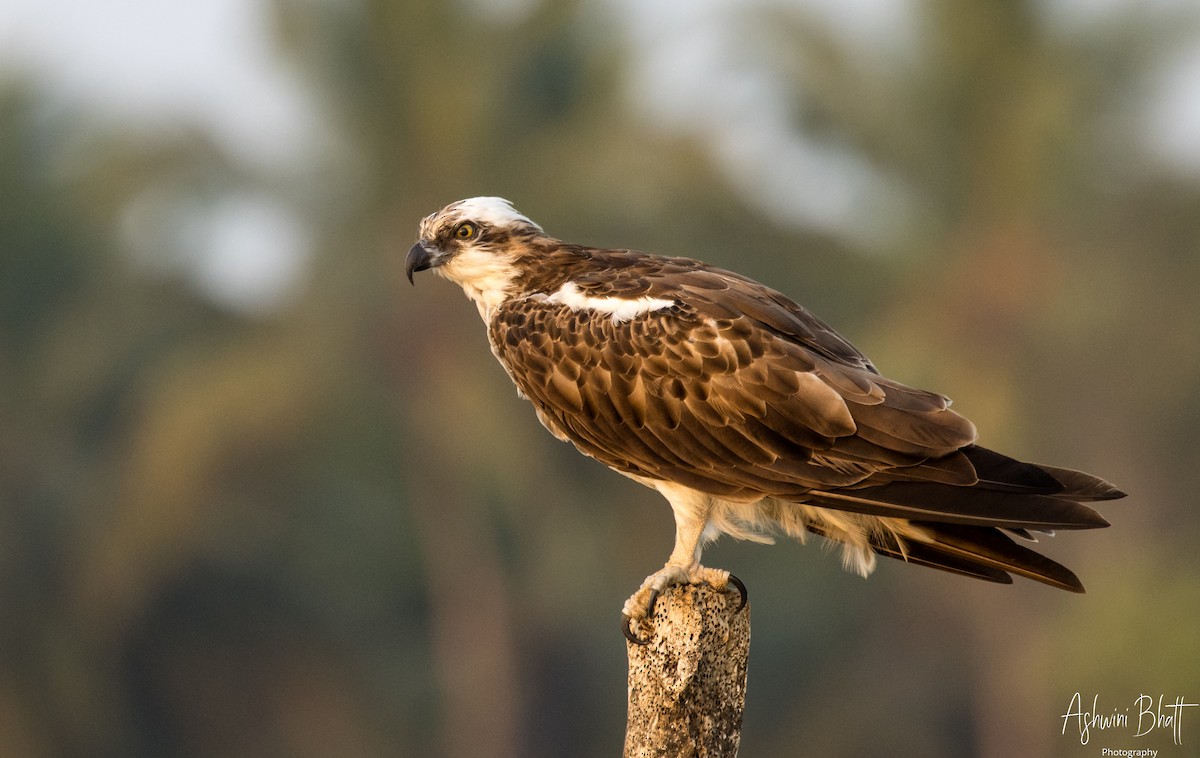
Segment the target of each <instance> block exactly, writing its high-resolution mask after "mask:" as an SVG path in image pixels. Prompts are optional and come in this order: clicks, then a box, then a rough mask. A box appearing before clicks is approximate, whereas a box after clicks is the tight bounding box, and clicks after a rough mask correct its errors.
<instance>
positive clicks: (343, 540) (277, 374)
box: [0, 0, 1200, 758]
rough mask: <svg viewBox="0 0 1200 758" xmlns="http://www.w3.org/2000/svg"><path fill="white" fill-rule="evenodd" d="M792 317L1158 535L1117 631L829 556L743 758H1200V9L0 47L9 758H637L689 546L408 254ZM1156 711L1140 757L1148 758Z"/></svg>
mask: <svg viewBox="0 0 1200 758" xmlns="http://www.w3.org/2000/svg"><path fill="white" fill-rule="evenodd" d="M481 194H497V195H502V196H505V197H508V198H510V199H511V200H513V201H514V203H516V205H517V207H518V208H519V209H521V210H522V211H523V212H525V213H526V214H528V215H529V216H531V217H532V218H533V219H535V220H536V221H538V222H539V223H540V224H541V225H542V226H544V227H545V228H546V229H547V231H548V232H550V233H551V234H554V235H555V236H558V237H561V238H564V239H568V240H571V241H575V242H581V243H587V244H594V245H602V246H623V247H633V248H638V249H643V250H649V251H653V252H659V253H664V254H679V255H688V256H693V257H697V258H701V259H705V260H708V261H710V262H713V263H716V264H719V265H722V266H726V267H730V268H734V269H737V270H739V271H741V272H743V273H746V274H748V275H751V276H754V277H756V278H759V279H762V280H765V281H767V282H769V283H771V284H772V285H773V286H775V287H777V288H778V289H781V290H783V291H784V292H786V293H788V294H790V295H792V296H794V297H795V298H796V299H797V300H799V301H800V302H802V303H804V304H806V305H807V306H809V307H810V308H812V309H813V310H814V311H815V312H817V313H818V314H820V315H821V316H822V317H823V318H825V319H826V320H827V321H830V322H831V323H832V324H834V325H835V326H836V327H837V328H838V329H839V330H840V331H841V332H842V333H843V334H845V335H846V336H847V337H848V338H850V339H851V340H852V341H854V342H855V343H856V344H857V345H858V346H859V347H860V348H862V349H863V350H864V351H865V352H867V353H868V354H869V355H871V356H872V357H873V358H874V360H875V362H876V363H877V364H878V365H879V366H880V368H881V369H882V370H883V372H884V373H886V374H888V375H890V376H892V377H894V378H897V379H900V380H902V381H905V382H908V383H910V384H915V385H918V386H921V387H925V388H929V389H934V390H937V391H940V392H943V393H945V394H948V395H950V396H951V397H954V398H955V399H956V408H957V409H959V410H960V411H962V412H963V413H964V414H966V415H967V416H969V417H971V418H972V419H974V420H975V421H976V422H977V424H978V425H979V428H980V430H981V441H982V442H983V443H984V444H986V445H989V446H991V447H996V448H999V449H1002V450H1004V451H1006V452H1009V453H1011V454H1013V455H1017V456H1021V457H1025V458H1027V459H1031V460H1037V461H1043V462H1046V463H1052V464H1057V465H1061V466H1068V467H1075V468H1082V469H1085V470H1088V471H1091V472H1094V473H1097V474H1100V475H1103V476H1105V477H1106V478H1109V479H1111V480H1112V481H1114V482H1115V483H1117V484H1118V485H1119V486H1121V487H1122V488H1123V489H1125V490H1127V491H1128V492H1129V493H1130V497H1129V498H1128V499H1126V500H1123V501H1120V502H1116V503H1110V504H1106V505H1104V507H1103V508H1102V510H1103V512H1104V514H1105V516H1106V517H1108V518H1109V520H1110V521H1112V524H1113V526H1112V528H1110V529H1107V530H1102V531H1098V532H1090V533H1069V534H1063V535H1060V536H1059V537H1057V538H1055V539H1051V540H1043V543H1042V545H1043V547H1044V549H1045V550H1046V551H1047V552H1048V554H1050V555H1051V556H1052V557H1054V558H1056V559H1057V560H1060V561H1062V562H1064V563H1066V564H1067V565H1069V566H1071V567H1072V568H1073V569H1075V570H1076V571H1077V572H1078V573H1079V575H1080V576H1081V578H1082V579H1083V581H1084V583H1085V584H1086V585H1087V587H1088V590H1089V593H1088V594H1087V595H1084V596H1073V595H1069V594H1067V593H1062V592H1056V591H1054V590H1051V589H1048V588H1045V587H1042V586H1039V585H1036V584H1034V583H1032V582H1027V581H1021V580H1018V581H1017V583H1016V584H1015V585H1013V586H1008V587H1005V586H991V585H986V584H983V583H978V582H971V581H967V580H965V579H959V578H955V577H950V576H943V575H940V574H937V573H935V572H932V571H927V570H924V569H919V568H915V567H908V566H904V565H902V564H900V563H898V562H894V561H885V562H881V565H880V567H879V569H878V570H877V572H876V573H875V575H874V576H873V577H872V578H871V579H870V580H869V581H863V580H862V579H860V578H858V577H857V576H853V575H850V574H847V573H844V572H843V571H842V570H841V568H840V560H839V559H838V558H837V557H836V556H834V555H829V554H827V553H826V551H824V550H822V549H821V548H820V547H819V545H818V541H817V540H813V541H811V542H810V544H809V545H808V546H806V547H801V546H798V545H795V544H791V543H786V544H780V545H777V546H775V547H770V548H765V547H761V546H754V545H742V544H731V543H720V544H718V545H717V546H715V547H714V548H710V549H709V550H708V551H707V552H706V554H705V555H706V563H709V564H710V565H715V566H720V567H724V568H728V569H731V570H733V571H734V572H735V573H737V574H738V575H739V576H740V577H741V578H742V579H743V580H744V581H745V582H746V584H747V585H748V586H749V587H750V590H751V598H752V601H753V612H754V644H753V648H752V651H751V662H750V683H749V697H748V702H747V711H746V717H745V726H744V730H743V742H742V755H745V756H793V755H823V756H885V755H887V756H963V755H978V756H1013V755H1028V756H1039V755H1064V756H1075V755H1080V756H1083V755H1099V754H1100V750H1101V748H1103V747H1110V748H1129V747H1152V748H1155V749H1159V750H1160V751H1161V752H1160V753H1159V754H1160V755H1163V756H1180V755H1200V708H1196V709H1193V710H1192V711H1191V712H1188V713H1185V714H1184V719H1183V722H1182V725H1181V726H1182V729H1181V736H1182V742H1183V744H1182V745H1177V744H1173V742H1174V740H1173V735H1172V734H1171V733H1170V731H1169V730H1166V729H1159V730H1157V731H1156V732H1154V733H1152V734H1150V735H1147V736H1144V737H1140V738H1135V737H1134V732H1135V731H1136V730H1135V728H1134V727H1133V726H1132V725H1131V726H1130V727H1129V728H1126V729H1112V730H1109V731H1107V732H1096V731H1093V733H1092V734H1091V740H1090V742H1089V744H1088V745H1086V746H1084V745H1081V744H1080V743H1081V740H1080V735H1079V733H1078V731H1077V729H1076V727H1075V724H1074V722H1072V723H1071V724H1070V725H1068V726H1067V728H1066V733H1065V734H1064V733H1063V731H1064V723H1063V718H1062V715H1063V714H1064V713H1066V712H1067V710H1068V706H1069V704H1070V701H1071V698H1072V696H1073V695H1074V694H1075V693H1077V692H1078V693H1080V694H1081V695H1082V697H1083V699H1084V701H1085V705H1086V706H1088V707H1090V705H1091V702H1092V697H1093V696H1098V697H1099V702H1100V710H1101V711H1102V712H1105V713H1111V711H1113V710H1117V711H1120V710H1123V709H1130V708H1132V707H1133V705H1134V701H1135V699H1136V698H1137V697H1138V695H1140V694H1143V693H1146V694H1150V695H1152V696H1153V697H1157V696H1158V695H1160V694H1161V695H1164V696H1165V700H1166V702H1168V703H1170V702H1173V700H1174V698H1175V697H1177V696H1184V697H1185V698H1186V700H1187V702H1200V635H1198V633H1197V626H1198V622H1200V558H1198V555H1197V550H1196V547H1195V543H1196V538H1197V527H1198V526H1200V516H1198V515H1197V509H1196V496H1195V493H1196V492H1197V491H1200V465H1198V463H1200V461H1198V459H1197V448H1198V447H1200V402H1198V401H1197V397H1198V396H1200V7H1197V6H1196V5H1195V4H1194V3H1191V2H1188V1H1187V0H1179V1H1178V2H1170V1H1169V0H1159V2H1155V3H1139V2H1133V0H1106V1H1105V2H1085V1H1084V0H1042V1H1040V2H1033V1H1032V0H1030V1H1027V2H1017V1H1016V0H871V1H870V2H866V1H864V2H859V3H840V2H837V1H836V0H795V1H794V2H787V1H786V0H757V1H756V2H749V1H746V2H735V1H734V0H703V1H701V0H674V1H673V2H638V1H637V0H619V1H618V2H605V0H503V2H501V1H499V0H495V1H487V0H460V2H432V1H419V0H404V1H403V2H387V1H385V0H294V1H290V0H275V1H274V2H270V1H269V0H258V1H253V0H213V1H212V2H206V3H194V4H185V3H179V4H170V3H154V2H151V1H150V0H109V1H108V2H102V3H85V2H82V1H81V0H58V1H57V2H40V3H35V2H33V0H26V2H20V0H19V1H18V3H17V7H16V8H11V6H10V8H9V9H6V10H4V11H3V13H0V614H2V617H0V618H2V619H3V621H2V623H0V756H5V757H6V758H7V757H11V756H16V757H24V756H114V757H116V756H168V755H169V756H396V755H401V756H447V757H448V758H458V757H460V756H480V757H485V758H486V757H491V756H496V757H502V756H584V757H588V756H611V755H616V754H618V753H619V751H620V749H621V743H622V739H623V730H624V707H625V649H624V647H625V643H624V640H623V638H622V637H621V634H620V631H619V609H620V606H621V603H622V602H623V601H624V599H625V597H626V596H628V594H629V593H631V592H632V591H633V590H634V589H635V588H636V587H637V585H638V583H639V582H640V581H641V579H642V578H643V577H644V576H645V575H646V574H647V573H649V572H650V571H652V570H654V569H655V568H657V567H658V566H659V565H661V562H662V561H663V560H664V559H665V558H666V555H667V553H668V552H669V550H670V546H671V544H672V534H673V531H672V529H673V527H672V520H671V515H670V511H669V509H668V508H667V507H666V505H665V504H664V503H663V502H662V501H661V500H660V498H659V497H658V496H657V495H656V494H655V493H653V492H650V491H648V490H644V489H643V488H641V487H639V486H638V485H636V484H633V483H632V482H629V481H626V480H625V479H624V478H622V477H620V476H616V475H614V474H612V473H610V472H608V471H607V470H605V469H604V468H603V467H602V466H600V465H599V464H596V463H594V462H592V461H590V460H587V459H586V458H583V457H582V456H579V455H578V454H576V453H575V452H574V451H573V450H571V449H570V448H569V447H568V446H566V445H563V444H561V443H558V442H556V441H555V440H553V439H552V438H551V437H550V435H549V434H547V433H545V432H544V430H542V429H541V428H540V426H539V425H538V423H537V421H536V420H535V418H534V414H533V413H532V411H531V409H530V408H529V407H527V405H526V404H525V403H524V402H523V401H521V400H519V399H518V398H517V397H516V395H515V393H514V391H513V388H512V386H511V385H510V383H509V381H508V379H507V378H506V377H505V375H504V372H503V371H502V370H501V369H500V368H499V367H498V366H497V365H495V362H494V360H493V358H492V356H491V355H490V353H489V351H488V349H487V345H486V339H485V335H484V330H483V328H482V326H481V324H480V323H479V319H478V316H477V315H476V313H475V309H474V308H473V307H472V306H471V305H470V304H469V303H468V302H467V301H466V300H465V299H464V298H463V297H462V295H461V293H459V292H458V290H457V289H456V288H453V287H452V286H450V285H449V284H447V283H445V282H442V281H440V280H437V279H435V278H433V277H421V278H419V279H418V282H417V285H418V286H417V287H416V288H415V289H413V288H410V287H409V286H408V284H407V282H405V281H404V279H403V271H402V258H403V255H404V253H405V251H406V250H407V248H408V247H409V245H410V244H411V243H412V241H413V239H414V236H415V232H416V224H417V222H418V220H419V219H420V218H421V217H422V216H423V215H425V214H427V213H430V212H432V211H434V210H436V209H438V208H440V207H441V206H443V205H444V204H446V203H448V202H450V201H453V200H456V199H458V198H461V197H466V196H473V195H481ZM1136 713H1137V712H1136V709H1135V710H1134V711H1133V712H1132V716H1131V718H1132V717H1135V716H1136Z"/></svg>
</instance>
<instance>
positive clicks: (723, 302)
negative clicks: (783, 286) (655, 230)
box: [497, 244, 877, 373]
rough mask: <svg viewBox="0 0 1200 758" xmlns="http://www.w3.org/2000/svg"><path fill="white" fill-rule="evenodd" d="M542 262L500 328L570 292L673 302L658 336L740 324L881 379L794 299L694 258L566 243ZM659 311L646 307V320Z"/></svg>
mask: <svg viewBox="0 0 1200 758" xmlns="http://www.w3.org/2000/svg"><path fill="white" fill-rule="evenodd" d="M538 264H539V265H536V266H531V274H530V276H529V277H528V281H527V282H526V286H525V287H524V292H523V294H522V296H519V297H515V298H512V299H511V300H510V301H509V302H507V303H505V304H504V305H503V306H502V307H501V308H500V309H499V311H498V312H497V315H498V317H499V319H500V320H501V322H503V321H504V320H505V319H508V318H513V317H515V318H517V319H518V320H524V319H526V318H528V317H529V315H531V313H532V312H534V311H538V310H542V311H550V310H554V309H559V310H562V307H563V303H562V302H561V298H560V299H556V298H555V297H554V295H555V293H560V292H561V291H562V289H563V288H564V287H569V288H570V289H571V291H572V292H573V293H578V294H579V295H580V296H581V300H580V301H581V302H590V303H602V302H608V303H610V304H611V303H614V302H617V301H622V300H627V301H635V300H639V299H646V300H647V301H653V302H656V303H663V304H665V303H667V302H668V301H669V302H670V303H672V304H673V307H671V308H669V309H668V308H665V307H664V308H663V309H662V310H663V311H666V312H667V314H666V315H670V316H671V317H672V318H671V319H669V320H666V321H662V320H659V321H657V322H656V324H655V326H656V328H657V329H659V330H664V329H671V330H682V331H687V330H689V329H693V328H697V327H700V326H704V325H706V324H712V323H713V322H714V321H715V322H732V321H738V322H740V323H741V324H742V325H743V326H744V327H745V328H743V329H741V330H738V331H739V333H740V334H742V335H743V338H744V339H760V340H761V339H767V338H770V339H780V340H783V341H786V342H790V343H792V344H794V345H795V346H797V347H799V348H802V349H805V350H810V351H813V352H815V353H817V354H819V355H821V356H822V357H824V358H826V359H829V360H832V361H834V362H835V363H840V364H843V365H846V366H849V367H852V368H856V369H864V370H867V371H869V372H871V373H877V371H876V369H875V366H874V365H873V364H872V363H871V361H870V359H868V358H867V356H866V355H864V354H863V353H862V352H861V351H859V350H858V349H857V348H856V347H855V346H854V345H853V344H852V343H851V342H850V341H849V340H847V339H845V338H844V337H842V336H841V335H840V334H839V333H838V332H837V331H836V330H834V329H833V328H832V327H830V326H829V325H828V324H826V323H825V322H824V321H822V320H821V319H820V318H818V317H817V316H815V315H814V314H813V313H812V312H811V311H809V310H808V309H807V308H805V307H804V306H802V305H800V304H799V303H797V302H796V301H795V300H793V299H791V298H789V297H788V296H786V295H784V294H783V293H781V292H779V291H778V290H776V289H773V288H771V287H769V286H767V285H765V284H762V283H761V282H758V281H756V280H754V279H751V278H749V277H746V276H743V275H741V274H738V273H736V272H733V271H730V270H727V269H723V268H720V267H717V266H713V265H710V264H707V263H704V262H702V261H699V260H695V259H693V258H685V257H671V256H661V255H652V254H649V253H643V252H639V251H636V250H617V249H604V248H590V247H583V246H578V245H565V244H564V245H559V246H557V247H555V248H554V249H553V250H552V251H551V252H550V254H543V255H542V256H540V260H539V261H538ZM656 313H657V311H651V310H649V309H646V311H645V314H644V315H646V316H647V317H650V316H652V315H655V314H656ZM563 315H567V314H563ZM657 315H664V314H662V313H657ZM575 321H577V319H572V322H573V323H574V322H575ZM632 321H634V319H629V320H627V321H626V328H630V329H632V328H636V326H637V325H636V324H633V323H629V322H632Z"/></svg>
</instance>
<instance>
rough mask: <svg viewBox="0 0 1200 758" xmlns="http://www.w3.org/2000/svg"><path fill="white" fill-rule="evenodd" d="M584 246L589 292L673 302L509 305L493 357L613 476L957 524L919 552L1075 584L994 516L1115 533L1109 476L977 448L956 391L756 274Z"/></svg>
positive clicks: (1017, 526) (886, 549)
mask: <svg viewBox="0 0 1200 758" xmlns="http://www.w3.org/2000/svg"><path fill="white" fill-rule="evenodd" d="M589 255H590V256H591V257H592V258H593V259H595V258H601V259H602V260H594V261H592V262H593V263H599V264H600V267H599V268H597V267H592V268H591V269H590V270H588V269H583V270H576V271H573V272H571V276H570V280H571V281H572V282H573V283H574V284H575V286H576V287H577V288H578V289H580V290H581V291H582V292H584V293H585V294H587V295H589V296H592V297H614V296H616V297H624V298H637V297H642V296H650V297H654V298H661V299H669V300H672V301H674V302H675V303H676V306H675V307H672V308H669V309H666V310H661V311H654V312H651V313H647V314H643V315H641V316H638V317H637V318H633V319H631V320H627V321H619V322H618V321H614V319H613V318H612V317H610V316H609V315H607V314H604V313H602V312H596V311H589V310H586V309H584V310H578V311H573V310H571V309H570V308H568V307H566V306H565V305H560V304H555V303H553V302H549V301H547V299H546V298H540V297H534V298H529V299H525V300H519V301H514V302H509V303H506V304H505V305H504V306H502V307H501V308H500V309H499V311H498V313H497V314H496V316H495V318H494V319H493V321H492V323H491V326H490V336H491V339H492V343H493V347H494V349H495V351H496V354H497V357H499V358H500V360H501V361H502V362H503V363H504V364H505V366H506V367H507V368H508V370H509V373H510V374H511V375H512V377H513V379H514V381H515V382H516V383H517V385H518V387H519V389H520V390H521V392H522V393H523V394H524V395H525V396H526V397H528V398H529V399H530V400H531V401H532V402H533V403H534V404H535V406H537V408H538V411H539V417H540V418H541V419H542V420H543V423H545V424H546V425H547V426H548V427H550V428H551V430H552V431H554V432H555V433H556V434H558V435H559V436H560V437H563V438H565V439H569V440H570V441H572V442H573V443H574V444H575V445H576V446H577V447H578V448H579V449H580V450H581V451H582V452H584V453H586V454H588V455H590V456H592V457H594V458H597V459H598V460H600V461H602V462H604V463H606V464H608V465H609V466H612V467H614V468H616V469H618V470H621V471H625V472H628V473H631V474H636V475H639V476H642V477H648V478H652V479H661V480H667V481H674V482H679V483H681V484H684V485H686V486H689V487H692V488H695V489H698V490H701V491H704V492H709V493H712V494H713V495H717V496H721V497H725V498H730V499H746V500H752V499H758V498H760V497H763V496H774V497H777V498H780V499H783V500H793V501H797V502H800V501H803V502H806V503H809V504H811V505H817V506H821V507H825V508H833V509H839V510H848V511H856V512H859V513H865V514H870V515H876V516H888V517H897V518H904V519H909V520H913V521H919V522H922V523H924V524H934V523H937V524H945V525H947V526H946V527H945V528H940V530H939V529H934V528H933V527H929V528H928V531H929V533H930V535H931V538H932V539H933V540H934V542H933V543H932V544H930V545H926V546H921V547H917V548H915V549H914V550H915V552H913V551H909V552H908V553H907V554H908V555H910V556H911V559H912V560H914V561H916V562H919V563H925V564H926V565H933V566H938V567H941V568H945V569H948V570H954V571H962V570H964V567H965V566H968V565H970V566H973V567H974V568H973V570H974V571H975V572H976V573H977V574H979V573H982V574H985V575H989V576H991V577H992V578H995V577H996V576H998V575H1002V574H1003V569H1004V568H1007V569H1008V570H1011V571H1014V572H1016V573H1024V574H1025V575H1029V576H1032V575H1035V574H1038V573H1039V572H1040V573H1041V574H1042V575H1043V577H1042V580H1043V581H1050V583H1055V584H1056V585H1057V586H1064V587H1066V586H1068V585H1070V584H1071V580H1073V575H1070V573H1069V572H1066V573H1065V574H1064V573H1061V572H1060V573H1059V574H1056V575H1055V574H1053V572H1052V571H1051V570H1050V569H1049V568H1048V566H1049V564H1046V565H1042V564H1041V563H1036V562H1031V560H1032V559H1030V558H1028V556H1027V555H1026V554H1028V555H1031V556H1036V555H1037V554H1036V553H1032V551H1028V550H1025V549H1024V548H1021V547H1019V546H1017V545H1015V544H1014V545H1012V547H1011V548H1007V547H1004V545H1007V544H1012V543H1011V542H1010V541H1007V538H1005V537H1004V536H1003V535H1001V534H1000V533H999V532H995V530H994V529H991V528H982V527H1001V528H1004V529H1008V530H1010V531H1014V532H1017V533H1020V531H1021V530H1025V529H1034V530H1047V529H1053V528H1087V527H1095V526H1103V525H1105V524H1106V523H1107V522H1105V521H1104V519H1103V518H1101V517H1100V516H1099V515H1098V514H1097V513H1096V512H1095V511H1093V510H1091V509H1090V508H1087V507H1086V506H1083V505H1081V504H1080V503H1078V502H1076V501H1079V500H1097V499H1109V498H1113V497H1119V496H1120V494H1121V493H1119V491H1117V490H1116V489H1115V488H1112V487H1111V485H1107V483H1104V482H1103V481H1101V480H1099V479H1096V478H1095V477H1090V476H1088V475H1086V474H1079V473H1077V472H1068V471H1063V470H1060V469H1050V468H1048V467H1041V466H1036V465H1033V464H1026V463H1022V462H1019V461H1016V460H1013V459H1011V458H1007V457H1006V456H1002V455H999V454H997V453H993V452H991V451H988V450H986V449H984V448H979V447H977V446H975V445H974V444H973V442H974V439H975V430H974V427H973V425H972V424H971V423H970V422H969V421H967V420H966V419H964V418H963V417H961V416H959V415H958V414H956V413H954V412H953V411H951V410H950V409H949V401H948V400H947V399H946V398H945V397H943V396H941V395H938V394H936V393H932V392H925V391H922V390H917V389H913V388H910V387H906V386H904V385H902V384H899V383H897V382H894V381H891V380H889V379H886V378H885V377H882V376H880V375H879V374H878V372H877V371H876V370H875V368H874V366H873V365H871V363H870V361H869V360H867V359H866V357H865V356H863V355H862V354H861V353H860V352H859V351H857V350H856V349H855V348H854V347H853V346H852V345H850V343H848V342H847V341H846V340H844V339H843V338H842V337H841V336H839V335H838V334H837V333H836V332H835V331H833V330H832V329H830V328H829V327H828V326H826V325H825V324H824V323H822V322H821V321H819V320H818V319H816V318H815V317H814V316H812V315H811V314H810V313H808V312H807V311H806V310H805V309H803V308H802V307H800V306H799V305H797V304H795V303H793V302H792V301H790V300H788V299H787V298H785V297H784V296H782V295H780V294H779V293H776V292H774V291H773V290H770V289H769V288H766V287H763V286H762V285H759V284H757V283H755V282H753V281H751V280H748V279H745V278H743V277H740V276H737V275H735V274H730V273H728V272H724V271H720V270H716V269H711V268H708V267H706V266H704V265H703V264H699V263H697V262H695V261H690V260H687V259H661V258H652V257H649V256H642V255H640V254H633V253H619V252H612V251H590V253H589ZM560 281H561V279H560ZM953 525H957V526H953ZM993 532H995V534H994V535H993V534H992V533H993ZM874 547H875V549H876V550H877V552H879V553H881V554H884V555H896V554H898V553H902V552H903V551H900V549H899V547H897V546H892V545H889V544H885V543H883V542H880V543H879V544H875V545H874ZM906 549H907V548H906ZM989 551H990V552H989ZM1038 559H1039V560H1041V559H1040V556H1039V557H1038ZM1055 565H1056V564H1055ZM1062 571H1063V572H1065V571H1066V570H1065V569H1063V570H1062ZM1003 575H1005V576H1006V574H1003ZM1075 581H1076V583H1077V580H1075Z"/></svg>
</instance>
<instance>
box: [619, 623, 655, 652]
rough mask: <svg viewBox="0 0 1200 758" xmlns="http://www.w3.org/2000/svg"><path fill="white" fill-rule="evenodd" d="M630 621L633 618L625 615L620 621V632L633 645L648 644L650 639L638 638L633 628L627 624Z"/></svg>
mask: <svg viewBox="0 0 1200 758" xmlns="http://www.w3.org/2000/svg"><path fill="white" fill-rule="evenodd" d="M630 621H633V619H631V618H629V617H628V616H626V617H625V620H624V621H622V622H621V633H622V634H624V635H625V639H627V640H629V641H630V642H632V643H633V644H635V645H649V644H650V640H639V639H638V637H637V635H636V634H634V633H633V629H631V628H630V626H629V622H630Z"/></svg>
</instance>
